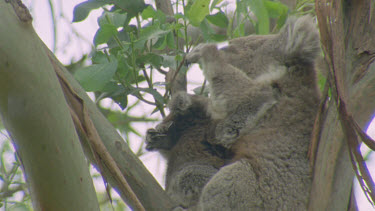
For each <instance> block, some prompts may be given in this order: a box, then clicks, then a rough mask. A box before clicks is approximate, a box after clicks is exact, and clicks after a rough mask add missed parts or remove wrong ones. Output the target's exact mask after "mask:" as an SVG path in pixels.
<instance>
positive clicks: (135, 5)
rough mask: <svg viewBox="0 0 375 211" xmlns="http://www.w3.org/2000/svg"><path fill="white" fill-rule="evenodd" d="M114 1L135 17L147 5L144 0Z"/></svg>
mask: <svg viewBox="0 0 375 211" xmlns="http://www.w3.org/2000/svg"><path fill="white" fill-rule="evenodd" d="M113 2H114V4H115V5H116V6H117V7H119V8H120V9H122V10H123V11H125V12H127V13H128V14H129V15H130V16H131V17H134V16H135V15H137V14H138V13H140V12H142V11H143V9H145V8H146V7H147V6H146V4H145V1H144V0H113Z"/></svg>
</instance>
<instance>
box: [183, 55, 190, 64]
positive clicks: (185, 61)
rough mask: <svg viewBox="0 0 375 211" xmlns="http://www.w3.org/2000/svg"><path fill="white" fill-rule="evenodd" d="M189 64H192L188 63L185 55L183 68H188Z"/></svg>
mask: <svg viewBox="0 0 375 211" xmlns="http://www.w3.org/2000/svg"><path fill="white" fill-rule="evenodd" d="M191 64H192V62H190V61H189V60H188V59H186V55H185V58H184V66H185V67H189V66H190V65H191Z"/></svg>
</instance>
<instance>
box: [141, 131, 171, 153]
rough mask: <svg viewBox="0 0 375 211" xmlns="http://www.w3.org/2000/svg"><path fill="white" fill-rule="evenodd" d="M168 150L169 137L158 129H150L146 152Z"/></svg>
mask: <svg viewBox="0 0 375 211" xmlns="http://www.w3.org/2000/svg"><path fill="white" fill-rule="evenodd" d="M167 148H168V135H167V133H165V132H161V131H159V130H156V129H153V128H151V129H148V130H147V134H146V150H148V151H153V150H158V149H167Z"/></svg>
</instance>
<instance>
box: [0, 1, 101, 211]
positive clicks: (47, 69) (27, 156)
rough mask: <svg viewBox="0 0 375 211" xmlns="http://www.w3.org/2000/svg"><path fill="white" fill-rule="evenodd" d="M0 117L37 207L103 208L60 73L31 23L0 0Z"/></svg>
mask: <svg viewBox="0 0 375 211" xmlns="http://www.w3.org/2000/svg"><path fill="white" fill-rule="evenodd" d="M0 115H1V118H2V121H3V123H4V125H5V128H6V129H7V131H8V132H9V134H10V136H11V138H12V141H13V144H14V146H15V148H16V151H17V154H18V156H19V158H20V160H21V162H22V166H23V169H24V175H25V178H26V181H27V184H28V187H29V190H30V195H31V198H32V202H33V207H34V209H35V210H56V211H58V210H61V211H66V210H88V211H91V210H99V205H98V201H97V198H96V193H95V189H94V186H93V182H92V179H91V176H90V173H89V169H88V165H87V162H86V160H85V157H84V154H83V151H82V148H81V145H80V143H79V140H78V137H77V134H76V132H75V128H74V125H73V122H72V119H71V117H70V112H69V108H68V106H67V104H66V102H65V99H64V95H63V93H62V90H61V88H60V86H59V83H58V80H57V77H56V74H55V72H54V70H53V67H52V65H51V64H50V61H49V60H48V57H47V55H46V53H45V51H44V48H43V46H42V45H41V43H40V39H39V37H38V36H36V34H35V32H34V30H33V28H32V25H31V24H30V23H28V22H22V21H20V20H19V18H18V17H17V16H16V14H15V12H14V9H13V7H12V6H11V4H9V3H5V1H0Z"/></svg>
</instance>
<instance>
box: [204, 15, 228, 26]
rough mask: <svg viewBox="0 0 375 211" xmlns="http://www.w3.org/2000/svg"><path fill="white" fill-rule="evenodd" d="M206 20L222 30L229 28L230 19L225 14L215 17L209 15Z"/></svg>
mask: <svg viewBox="0 0 375 211" xmlns="http://www.w3.org/2000/svg"><path fill="white" fill-rule="evenodd" d="M206 19H207V20H208V21H209V22H210V23H212V24H213V25H215V26H218V27H221V28H227V26H228V23H229V21H228V18H227V16H226V15H225V13H224V12H218V13H216V14H214V15H208V16H207V17H206Z"/></svg>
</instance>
